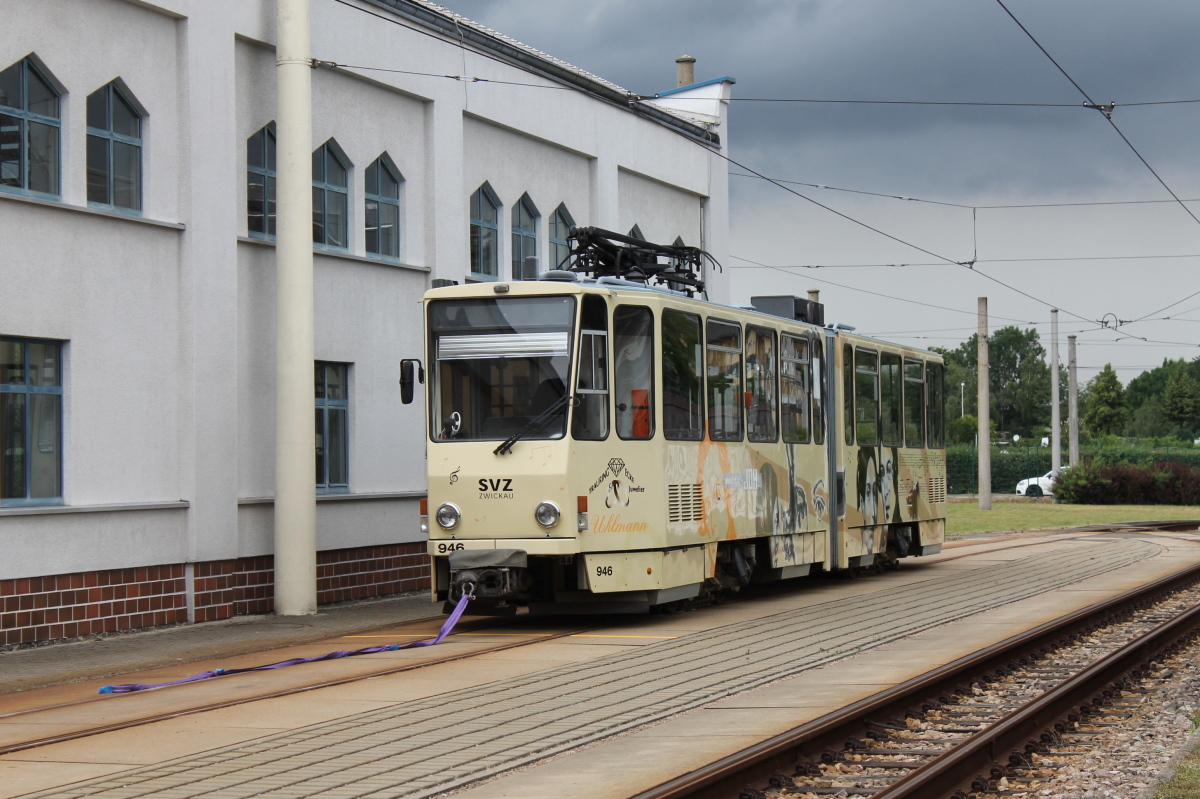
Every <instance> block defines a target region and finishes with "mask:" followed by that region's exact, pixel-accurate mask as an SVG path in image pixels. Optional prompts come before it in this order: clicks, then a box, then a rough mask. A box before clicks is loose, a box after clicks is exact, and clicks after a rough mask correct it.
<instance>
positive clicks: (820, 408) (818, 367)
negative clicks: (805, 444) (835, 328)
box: [812, 335, 825, 444]
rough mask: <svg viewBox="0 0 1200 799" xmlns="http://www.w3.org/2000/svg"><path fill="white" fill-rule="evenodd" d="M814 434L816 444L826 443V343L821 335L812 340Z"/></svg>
mask: <svg viewBox="0 0 1200 799" xmlns="http://www.w3.org/2000/svg"><path fill="white" fill-rule="evenodd" d="M812 434H813V443H814V444H824V443H825V344H824V343H823V342H822V341H821V337H820V335H818V336H816V337H815V338H814V339H813V342H812Z"/></svg>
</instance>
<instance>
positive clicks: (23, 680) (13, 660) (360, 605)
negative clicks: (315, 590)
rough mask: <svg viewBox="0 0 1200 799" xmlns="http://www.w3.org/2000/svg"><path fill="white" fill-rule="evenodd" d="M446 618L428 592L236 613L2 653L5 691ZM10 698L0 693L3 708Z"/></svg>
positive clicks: (0, 675)
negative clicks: (308, 612)
mask: <svg viewBox="0 0 1200 799" xmlns="http://www.w3.org/2000/svg"><path fill="white" fill-rule="evenodd" d="M435 617H439V618H440V617H441V605H436V604H434V603H432V602H430V601H429V594H428V593H427V592H422V593H420V594H413V595H406V596H399V597H389V598H386V599H376V600H369V601H363V602H354V603H347V604H345V605H335V606H333V607H328V608H321V610H320V612H319V613H317V614H316V615H313V616H274V615H268V616H238V617H236V618H233V619H229V620H227V621H215V622H205V623H204V624H194V625H192V624H189V625H185V626H178V627H165V628H161V629H157V630H146V631H141V632H131V633H122V634H116V635H109V636H104V637H99V638H91V639H88V640H84V641H72V642H68V643H60V644H49V645H46V646H39V647H32V648H26V649H17V650H11V651H8V652H0V695H2V694H6V693H12V692H14V691H26V690H29V689H31V688H38V687H42V686H47V685H59V684H62V683H70V682H78V681H81V680H90V679H102V678H107V677H111V676H114V675H118V674H127V673H130V672H140V671H145V670H147V669H153V668H155V667H158V666H165V665H168V664H170V665H174V664H179V663H193V662H196V661H201V660H205V659H210V658H214V657H234V656H237V655H242V654H249V653H252V652H263V651H266V650H271V649H278V648H280V647H284V646H291V645H294V644H300V643H304V642H305V641H319V640H325V639H329V638H335V637H337V636H339V635H345V634H347V633H351V632H361V631H366V630H372V629H378V628H380V627H385V626H391V625H395V624H396V622H400V621H408V620H416V619H429V618H435ZM4 702H5V700H4V699H3V698H0V707H2V706H3V704H4Z"/></svg>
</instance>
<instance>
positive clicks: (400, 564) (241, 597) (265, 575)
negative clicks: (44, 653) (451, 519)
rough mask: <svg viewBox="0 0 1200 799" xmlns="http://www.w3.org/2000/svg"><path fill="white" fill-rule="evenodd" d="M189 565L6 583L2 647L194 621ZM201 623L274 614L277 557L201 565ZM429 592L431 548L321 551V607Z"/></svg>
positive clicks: (197, 569) (0, 591) (1, 603)
mask: <svg viewBox="0 0 1200 799" xmlns="http://www.w3.org/2000/svg"><path fill="white" fill-rule="evenodd" d="M184 575H185V566H184V564H182V563H174V564H168V565H164V566H147V567H141V568H136V569H111V570H107V571H95V572H81V573H77V574H56V575H50V576H46V577H29V578H22V579H17V580H0V645H13V644H32V643H38V642H42V641H54V640H58V639H64V638H77V637H82V636H87V635H96V634H99V633H112V632H119V631H122V630H134V629H138V628H142V627H157V626H161V625H165V624H178V623H181V622H186V621H187V581H186V579H185V576H184ZM193 577H194V579H193V584H194V585H193V590H194V592H195V614H196V615H195V618H196V621H198V622H200V621H214V620H216V619H228V618H230V617H232V616H242V615H246V614H250V613H270V612H271V611H272V610H273V609H274V603H275V600H274V590H275V586H274V579H275V573H274V558H272V557H271V556H270V555H267V556H263V557H255V558H236V559H232V560H216V561H206V562H203V563H197V564H195V565H194V571H193ZM428 587H429V556H428V555H426V554H425V545H424V544H423V543H412V544H389V545H386V546H376V547H356V548H353V549H334V550H329V551H326V552H318V553H317V603H318V604H321V605H327V604H329V603H331V602H345V601H348V600H352V599H366V598H368V597H377V596H387V595H389V594H398V593H402V592H405V591H419V590H421V589H425V588H428Z"/></svg>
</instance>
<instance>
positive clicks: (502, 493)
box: [479, 477, 513, 499]
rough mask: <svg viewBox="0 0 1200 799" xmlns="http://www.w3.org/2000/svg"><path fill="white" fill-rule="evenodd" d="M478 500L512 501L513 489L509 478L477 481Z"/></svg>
mask: <svg viewBox="0 0 1200 799" xmlns="http://www.w3.org/2000/svg"><path fill="white" fill-rule="evenodd" d="M479 498H480V499H512V498H513V487H512V478H511V477H497V478H494V479H493V478H488V479H481V480H480V481H479Z"/></svg>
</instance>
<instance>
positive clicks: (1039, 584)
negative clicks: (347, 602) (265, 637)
mask: <svg viewBox="0 0 1200 799" xmlns="http://www.w3.org/2000/svg"><path fill="white" fill-rule="evenodd" d="M1161 551H1162V548H1161V547H1160V546H1159V545H1158V544H1156V543H1153V542H1152V541H1150V540H1144V539H1140V538H1136V537H1106V538H1096V537H1092V538H1089V539H1088V541H1087V545H1086V546H1084V545H1080V546H1063V547H1061V548H1057V549H1050V550H1048V551H1046V550H1043V551H1037V550H1032V549H1026V550H1024V551H1023V552H1021V551H1017V552H1012V553H1008V554H1007V555H1006V554H1005V553H1003V552H994V553H988V554H986V555H983V556H982V560H983V562H976V561H974V559H964V560H959V561H956V562H953V563H946V564H944V565H943V566H941V567H940V568H939V569H937V573H936V574H934V573H930V574H929V578H928V579H924V580H916V581H910V582H907V583H905V584H895V583H893V584H892V585H890V586H888V585H886V584H883V585H881V590H878V591H874V592H871V593H861V594H858V595H855V596H849V597H844V598H841V599H835V600H832V601H828V602H823V603H814V604H808V605H805V606H802V607H798V608H793V609H789V610H784V611H782V612H779V613H775V614H773V615H768V616H764V617H760V618H748V619H746V620H744V621H738V622H735V623H732V624H728V625H726V626H723V627H719V628H716V629H713V630H709V631H708V632H704V633H698V634H693V635H685V636H683V637H680V638H677V639H668V640H661V641H656V642H653V643H651V642H644V645H643V646H639V647H637V648H636V649H633V650H632V651H616V652H613V653H611V654H607V655H603V656H600V657H597V658H595V659H590V660H587V661H584V662H577V663H572V664H567V665H562V666H558V667H554V668H550V669H544V670H541V671H536V672H534V673H526V674H522V675H520V676H515V677H511V678H509V679H500V680H497V681H495V682H491V683H488V684H484V685H476V686H473V687H468V688H464V689H460V690H455V691H449V692H447V693H444V694H441V695H435V696H428V697H425V698H421V699H417V700H414V701H407V702H403V701H402V702H398V703H396V702H392V703H388V704H387V705H386V706H384V707H378V706H376V707H374V708H370V709H364V712H359V713H356V714H353V715H348V716H346V717H343V718H339V719H337V720H334V721H328V722H324V723H319V724H314V725H311V726H308V727H305V728H302V729H298V730H291V731H288V732H283V733H279V734H275V735H268V736H266V737H255V735H254V733H253V730H250V729H245V728H242V729H229V730H225V731H223V732H224V733H225V734H226V735H227V736H229V737H226V738H225V739H224V740H220V741H213V743H215V744H217V746H218V747H219V748H215V749H212V750H210V751H207V752H204V753H203V754H199V755H188V756H185V757H180V758H177V759H175V760H172V761H169V762H159V763H156V764H154V765H149V766H146V767H143V768H135V769H133V770H123V771H120V772H119V773H116V774H112V776H110V777H103V778H100V779H94V780H89V781H87V782H84V783H79V784H76V785H74V786H71V787H68V788H63V789H56V790H51V791H45V792H43V793H39V794H36V796H39V797H41V796H45V797H50V796H55V797H83V796H96V797H108V798H109V799H117V798H120V799H125V798H126V797H130V798H132V797H149V796H153V797H164V799H184V798H185V797H206V799H207V798H209V797H215V798H217V799H224V798H226V797H227V798H229V799H233V797H249V796H255V797H268V798H269V799H286V798H289V797H302V796H316V795H319V796H323V797H330V799H341V798H342V797H374V798H376V799H382V797H422V796H430V795H433V794H436V793H440V792H443V791H446V790H451V789H454V788H457V787H461V786H464V785H468V784H470V783H473V782H476V781H478V780H480V779H484V778H487V777H489V776H493V775H496V774H498V773H501V772H503V771H506V770H508V769H512V768H513V767H515V766H519V765H521V764H524V763H530V762H533V761H536V760H540V759H543V758H546V757H548V756H551V755H554V754H556V753H560V752H564V751H566V750H569V749H572V748H574V747H578V746H580V745H583V744H587V743H590V742H594V741H598V740H602V739H604V738H607V737H610V736H613V735H615V734H617V733H620V732H624V731H628V730H632V729H634V728H637V727H639V726H641V725H644V724H647V723H650V722H653V721H656V720H659V719H663V718H666V717H668V716H671V715H673V714H676V713H680V712H683V711H686V710H690V709H694V708H698V707H701V706H704V705H709V704H711V703H714V702H717V701H719V700H721V699H722V698H724V697H728V696H731V695H733V694H736V693H739V692H743V691H747V690H750V689H753V688H756V687H758V686H763V685H766V684H767V683H770V682H773V681H776V680H779V679H782V678H786V677H788V676H790V675H794V674H796V673H798V672H800V671H804V670H807V669H812V668H815V667H818V666H820V665H821V664H824V663H831V662H833V661H836V660H839V659H841V658H844V657H845V656H846V655H848V654H852V653H855V652H861V651H865V650H869V649H871V648H873V647H877V646H880V645H882V644H885V643H887V642H889V641H896V640H897V639H900V638H903V637H904V636H907V635H911V634H913V633H917V632H919V631H922V630H930V629H932V628H936V627H938V626H940V625H945V624H948V623H950V622H953V621H955V620H957V619H960V618H962V617H963V616H965V615H969V614H976V613H980V612H982V611H986V610H989V609H992V608H996V607H998V606H1000V605H1005V604H1008V603H1012V602H1017V601H1021V600H1027V599H1031V598H1036V597H1038V596H1040V595H1043V594H1045V593H1046V592H1049V591H1053V590H1055V589H1062V588H1064V587H1065V586H1069V585H1071V584H1073V583H1078V582H1079V581H1081V580H1085V579H1087V578H1089V577H1093V576H1096V575H1101V574H1105V573H1107V572H1111V571H1113V570H1116V569H1121V568H1122V567H1125V566H1129V565H1131V564H1135V563H1138V562H1141V561H1143V560H1145V559H1147V558H1150V557H1152V556H1154V555H1157V554H1159V553H1160V552H1161ZM999 563H1002V564H1003V566H1004V568H997V564H999ZM1018 575H1019V577H1018ZM664 632H666V631H665V630H664ZM539 646H540V645H539ZM469 663H476V662H475V661H470V662H469ZM482 667H483V664H480V663H476V665H475V666H474V668H482ZM792 682H796V681H792ZM360 707H363V706H362V705H360ZM706 712H708V711H706ZM722 712H723V713H736V712H738V711H737V710H736V708H733V707H730V708H728V709H726V710H723V711H722ZM749 712H751V713H754V712H757V711H753V710H751V711H749ZM176 721H181V720H176ZM177 726H178V725H177ZM280 726H283V725H280ZM168 729H171V728H170V727H169V723H168V726H166V727H164V730H163V732H164V733H165V732H167V730H168ZM174 731H175V732H176V733H177V734H178V733H183V732H184V730H183V729H175V730H174ZM259 735H261V729H260V730H259ZM714 737H721V736H720V735H718V736H714ZM238 740H240V741H242V742H240V743H237V742H235V741H238ZM164 743H165V741H164ZM76 744H79V745H84V744H86V742H83V741H81V742H76ZM54 748H56V747H49V749H54ZM167 748H168V749H169V747H167ZM34 751H35V752H36V751H38V750H34ZM21 754H23V753H18V755H14V756H11V757H17V756H20V755H21ZM47 754H48V755H49V756H51V757H53V753H47ZM6 759H7V758H6ZM100 762H103V763H105V764H108V765H109V766H111V764H112V763H113V760H112V759H102V758H97V765H99V763H100ZM143 762H145V761H143ZM93 773H95V772H93ZM514 795H515V794H514Z"/></svg>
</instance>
